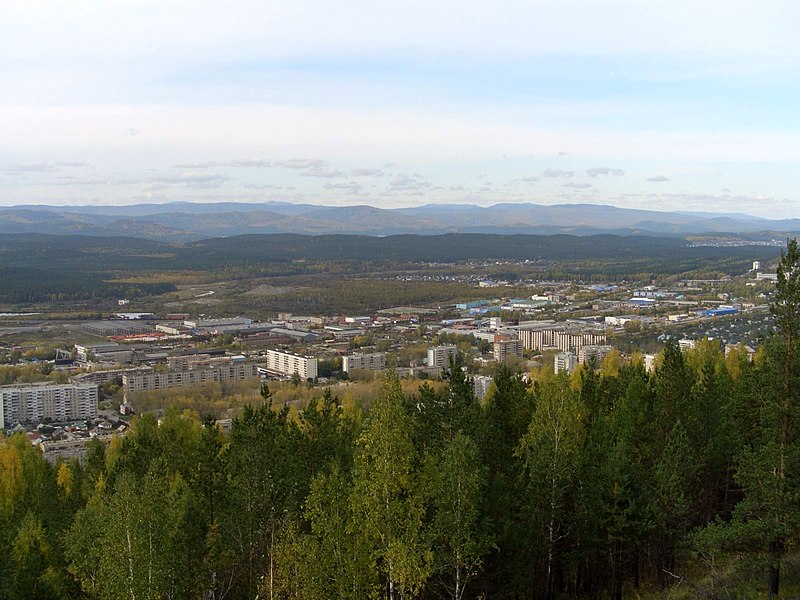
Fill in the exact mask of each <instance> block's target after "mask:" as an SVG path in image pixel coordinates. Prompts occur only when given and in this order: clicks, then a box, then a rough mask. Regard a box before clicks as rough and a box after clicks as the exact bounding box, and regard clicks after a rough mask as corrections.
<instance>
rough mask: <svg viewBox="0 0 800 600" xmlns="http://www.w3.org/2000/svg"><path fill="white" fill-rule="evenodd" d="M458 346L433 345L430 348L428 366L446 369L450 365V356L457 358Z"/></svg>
mask: <svg viewBox="0 0 800 600" xmlns="http://www.w3.org/2000/svg"><path fill="white" fill-rule="evenodd" d="M457 354H458V348H456V347H455V346H453V345H448V346H431V347H430V348H428V367H439V368H442V369H446V368H447V367H449V366H450V358H451V357H452V358H455V357H456V355H457Z"/></svg>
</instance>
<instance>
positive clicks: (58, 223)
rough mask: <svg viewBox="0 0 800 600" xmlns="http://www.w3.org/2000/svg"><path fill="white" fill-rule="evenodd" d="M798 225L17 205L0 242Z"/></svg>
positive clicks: (310, 208) (653, 216) (555, 214)
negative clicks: (42, 237) (33, 237)
mask: <svg viewBox="0 0 800 600" xmlns="http://www.w3.org/2000/svg"><path fill="white" fill-rule="evenodd" d="M797 232H800V219H783V220H771V219H764V218H760V217H754V216H750V215H745V214H741V213H703V212H661V211H651V210H638V209H625V208H618V207H614V206H608V205H597V204H562V205H541V204H511V203H506V204H495V205H494V206H489V207H481V206H475V205H469V204H458V205H450V204H427V205H424V206H419V207H414V208H395V209H386V208H376V207H373V206H367V205H358V206H321V205H313V204H291V203H288V202H266V203H260V204H250V203H237V202H218V203H192V202H171V203H166V204H135V205H127V206H47V205H25V206H11V207H3V208H0V234H4V233H42V234H57V235H68V234H72V235H89V236H133V237H138V238H146V239H152V240H159V241H164V242H189V241H195V240H200V239H207V238H213V237H228V236H234V235H243V234H265V233H294V234H305V235H323V234H350V235H371V236H387V235H398V234H420V235H436V234H444V233H492V234H509V235H510V234H539V235H551V234H571V235H596V234H615V235H658V236H680V237H683V236H692V235H701V234H711V235H723V234H732V235H738V236H744V237H746V238H748V239H772V238H777V239H785V237H786V236H793V235H796V233H797Z"/></svg>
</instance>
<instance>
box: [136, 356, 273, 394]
mask: <svg viewBox="0 0 800 600" xmlns="http://www.w3.org/2000/svg"><path fill="white" fill-rule="evenodd" d="M257 377H259V373H258V365H256V364H255V363H247V362H241V361H226V362H219V363H216V364H211V365H202V364H197V365H192V366H191V368H180V369H171V370H169V371H167V372H166V373H141V374H124V375H123V376H122V386H123V387H124V388H125V392H126V393H131V394H134V393H136V392H152V391H155V390H165V389H169V388H180V387H186V386H190V385H199V384H201V383H206V382H207V381H217V382H220V383H225V382H228V381H243V380H245V379H255V378H257Z"/></svg>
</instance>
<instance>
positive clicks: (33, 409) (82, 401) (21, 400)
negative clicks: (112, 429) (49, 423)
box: [0, 383, 97, 427]
mask: <svg viewBox="0 0 800 600" xmlns="http://www.w3.org/2000/svg"><path fill="white" fill-rule="evenodd" d="M96 416H97V384H94V383H60V384H56V383H28V384H17V385H4V386H0V423H2V424H3V427H11V426H13V425H14V424H15V423H31V422H37V421H41V420H43V419H51V420H54V421H67V420H71V419H93V418H94V417H96Z"/></svg>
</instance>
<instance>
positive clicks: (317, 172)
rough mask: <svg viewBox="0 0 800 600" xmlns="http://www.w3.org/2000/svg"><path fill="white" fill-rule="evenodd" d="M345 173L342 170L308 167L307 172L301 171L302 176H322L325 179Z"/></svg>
mask: <svg viewBox="0 0 800 600" xmlns="http://www.w3.org/2000/svg"><path fill="white" fill-rule="evenodd" d="M342 175H344V173H342V172H341V171H335V170H333V169H316V168H314V169H308V170H307V171H306V172H305V173H301V176H302V177H322V178H323V179H333V178H334V177H341V176H342Z"/></svg>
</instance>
